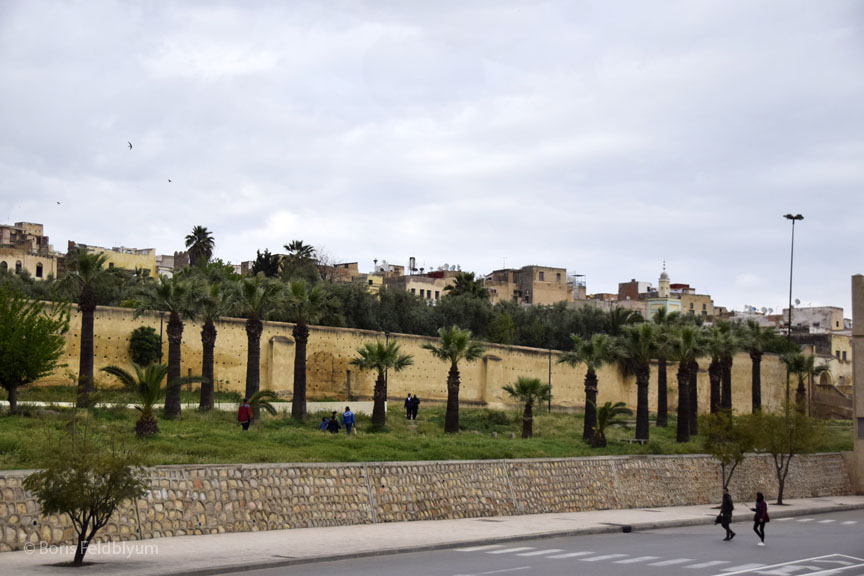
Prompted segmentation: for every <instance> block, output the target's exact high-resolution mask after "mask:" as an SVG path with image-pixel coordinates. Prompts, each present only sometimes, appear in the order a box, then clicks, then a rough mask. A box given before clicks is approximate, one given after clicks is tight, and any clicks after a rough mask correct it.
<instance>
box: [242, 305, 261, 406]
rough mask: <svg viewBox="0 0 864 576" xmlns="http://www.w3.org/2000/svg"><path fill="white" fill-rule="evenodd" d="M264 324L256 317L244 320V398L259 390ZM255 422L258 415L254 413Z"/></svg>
mask: <svg viewBox="0 0 864 576" xmlns="http://www.w3.org/2000/svg"><path fill="white" fill-rule="evenodd" d="M263 331H264V323H263V322H261V319H260V318H258V317H257V316H253V317H250V318H247V319H246V398H251V397H252V396H254V395H255V393H256V392H258V390H259V389H260V388H261V333H262V332H263ZM256 410H258V409H257V408H253V414H252V417H253V418H255V419H256V420H257V419H258V416H259V414H255V413H254V412H255V411H256Z"/></svg>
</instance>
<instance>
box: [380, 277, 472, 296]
mask: <svg viewBox="0 0 864 576" xmlns="http://www.w3.org/2000/svg"><path fill="white" fill-rule="evenodd" d="M457 274H460V272H457V271H455V270H434V271H432V272H427V273H426V274H411V275H409V276H404V275H403V276H392V277H389V278H385V279H384V285H385V286H387V288H393V289H396V290H404V291H405V292H410V293H411V294H414V295H415V296H417V297H419V298H421V299H423V300H425V301H426V302H427V303H431V304H434V303H435V302H437V301H438V300H440V299H441V298H442V297H443V296H444V295H445V294H446V292H445V291H444V290H445V288H447V286H451V285H453V284H454V283H455V278H456V275H457Z"/></svg>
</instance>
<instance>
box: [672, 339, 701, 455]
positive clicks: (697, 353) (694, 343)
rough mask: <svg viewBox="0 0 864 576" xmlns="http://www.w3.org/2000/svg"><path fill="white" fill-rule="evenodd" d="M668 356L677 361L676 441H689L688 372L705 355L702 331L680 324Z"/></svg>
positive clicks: (689, 372)
mask: <svg viewBox="0 0 864 576" xmlns="http://www.w3.org/2000/svg"><path fill="white" fill-rule="evenodd" d="M671 351H672V354H671V356H670V358H671V359H672V360H674V361H676V362H678V375H677V377H678V428H677V433H676V441H677V442H689V441H690V429H691V427H690V414H691V411H690V374H691V371H692V370H693V363H694V362H695V360H696V359H697V358H700V357H702V356H703V355H705V352H706V344H705V338H704V333H703V332H702V330H701V329H700V328H699V327H698V326H695V325H690V324H685V325H683V326H681V327H680V328H679V329H678V330H677V332H676V334H675V337H674V338H673V339H672V341H671Z"/></svg>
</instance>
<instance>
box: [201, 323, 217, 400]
mask: <svg viewBox="0 0 864 576" xmlns="http://www.w3.org/2000/svg"><path fill="white" fill-rule="evenodd" d="M215 347H216V326H214V325H213V320H211V319H209V318H208V319H207V320H205V321H204V326H203V327H202V328H201V358H202V364H201V377H202V380H203V382H201V402H200V403H199V404H198V407H199V408H200V409H201V410H210V409H212V408H213V386H214V380H213V349H214V348H215Z"/></svg>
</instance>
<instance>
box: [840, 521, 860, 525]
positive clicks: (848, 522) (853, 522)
mask: <svg viewBox="0 0 864 576" xmlns="http://www.w3.org/2000/svg"><path fill="white" fill-rule="evenodd" d="M857 523H858V521H857V520H847V521H846V522H843V525H844V526H849V525H850V524H857Z"/></svg>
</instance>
